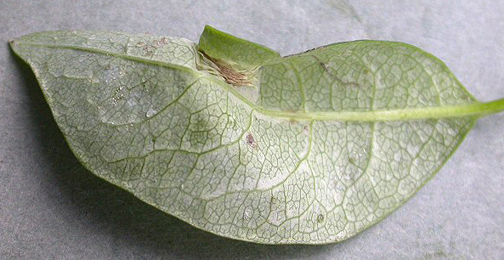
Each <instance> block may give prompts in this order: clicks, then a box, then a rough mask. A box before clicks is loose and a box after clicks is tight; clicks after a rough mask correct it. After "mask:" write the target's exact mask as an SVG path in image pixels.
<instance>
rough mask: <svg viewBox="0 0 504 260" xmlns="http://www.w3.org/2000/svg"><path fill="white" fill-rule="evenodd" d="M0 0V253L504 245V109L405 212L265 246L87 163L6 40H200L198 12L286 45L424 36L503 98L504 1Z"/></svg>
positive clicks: (487, 255)
mask: <svg viewBox="0 0 504 260" xmlns="http://www.w3.org/2000/svg"><path fill="white" fill-rule="evenodd" d="M362 2H363V1H354V2H341V1H320V2H317V3H310V2H309V1H275V2H269V1H242V2H237V1H219V0H215V1H204V2H203V1H194V0H193V1H187V2H182V1H181V2H168V1H161V0H158V1H124V2H122V3H119V2H109V1H79V2H75V3H74V2H70V1H51V2H43V1H11V0H8V1H2V2H0V42H2V43H3V44H2V45H0V46H1V47H0V240H1V243H0V259H4V258H5V259H8V258H24V259H26V258H37V259H46V258H47V259H48V258H60V259H83V258H84V259H110V258H125V259H128V258H129V259H142V258H146V259H151V258H194V259H200V258H203V257H209V258H236V257H238V258H288V259H290V258H303V259H304V258H308V257H309V258H314V259H331V258H337V259H340V258H343V259H405V258H406V259H422V258H425V259H438V258H439V259H444V258H446V259H457V258H462V259H466V258H469V259H471V258H472V259H502V258H504V200H503V199H502V198H504V188H503V187H504V174H502V172H503V170H504V151H503V150H502V149H501V148H502V147H503V146H504V136H503V133H502V128H504V115H502V114H501V115H494V116H491V117H487V118H484V119H482V120H480V121H479V122H478V124H477V126H476V127H475V128H474V129H473V131H472V132H471V133H470V134H469V136H468V137H467V139H466V141H465V142H464V143H463V144H462V145H461V147H460V149H459V150H458V151H457V152H456V153H455V155H454V156H453V157H452V159H451V160H450V161H449V162H448V163H447V164H446V165H445V167H444V168H443V169H442V170H441V171H440V172H439V173H438V175H437V176H436V177H435V178H434V179H433V180H432V181H431V182H430V183H428V184H427V185H426V186H425V187H424V188H423V189H422V190H420V192H419V193H418V194H417V195H416V196H415V197H414V198H413V199H412V200H411V201H409V202H408V203H407V204H406V205H404V206H403V207H402V208H400V209H399V210H398V211H397V212H395V213H394V214H392V215H391V216H390V217H388V218H387V219H385V220H384V221H383V222H381V223H379V224H377V225H376V226H374V227H372V228H370V229H368V230H367V231H365V232H363V233H361V234H360V235H358V236H356V237H354V238H352V239H350V240H348V241H346V242H343V243H340V244H336V245H326V246H263V245H256V244H250V243H244V242H237V241H233V240H229V239H225V238H220V237H217V236H215V235H211V234H208V233H206V232H203V231H200V230H197V229H195V228H193V227H191V226H189V225H187V224H185V223H183V222H181V221H179V220H177V219H175V218H173V217H170V216H168V215H166V214H164V213H162V212H159V211H158V210H156V209H154V208H152V207H150V206H147V205H145V204H143V203H142V202H140V201H138V200H137V199H135V198H134V197H132V196H131V195H129V194H128V193H127V192H124V191H122V190H120V189H118V188H116V187H114V186H112V185H110V184H108V183H106V182H104V181H102V180H100V179H98V178H96V177H94V176H93V175H92V174H90V173H89V172H87V171H86V170H84V168H83V167H82V166H81V165H79V163H78V162H77V160H76V159H75V157H74V156H73V155H72V153H71V152H70V150H69V149H68V147H67V145H66V143H65V141H64V140H63V137H62V135H61V133H60V132H59V130H58V128H57V126H56V124H55V122H54V120H53V119H52V117H51V114H50V111H49V108H48V106H47V105H46V103H45V101H44V99H43V97H42V93H41V91H40V90H39V88H38V85H37V83H36V81H35V79H34V76H33V74H32V73H31V72H30V70H29V69H28V68H27V66H26V65H24V64H23V63H22V62H20V60H19V59H17V58H14V57H13V55H12V53H11V52H10V50H9V48H8V46H7V40H9V39H11V38H15V37H18V36H21V35H24V34H27V33H30V32H34V31H41V30H56V29H102V30H114V31H127V32H151V33H153V34H158V35H170V36H179V37H186V38H189V39H191V40H194V41H197V39H198V36H199V34H200V32H201V30H202V29H203V26H204V24H211V25H213V26H215V27H216V28H219V29H222V30H224V31H227V32H230V33H232V34H235V35H238V36H241V37H244V38H246V39H249V40H252V41H256V42H260V43H263V44H265V45H267V46H269V47H272V48H273V49H276V50H278V51H280V52H281V53H282V54H290V53H295V52H300V51H304V50H307V49H309V48H313V47H317V46H320V45H324V44H328V43H332V42H338V41H348V40H354V39H363V38H369V39H386V40H395V41H403V42H407V43H411V44H414V45H417V46H419V47H421V48H423V49H425V50H427V51H429V52H431V53H433V54H435V55H436V56H438V57H439V58H441V59H442V60H444V61H445V62H446V63H447V65H448V66H449V67H450V68H451V69H452V70H453V72H454V73H455V74H456V75H457V77H458V78H459V79H460V80H461V82H462V83H463V84H464V85H466V87H467V89H468V90H469V91H470V92H471V93H473V94H474V95H475V96H476V97H477V98H479V99H481V100H484V101H487V100H491V99H495V98H499V97H504V84H503V83H504V48H503V47H502V45H503V43H504V34H502V32H503V31H504V19H503V18H502V17H501V13H503V12H504V3H499V2H497V1H491V0H488V1H478V2H472V1H437V2H434V1H415V2H414V3H413V1H411V3H406V1H405V2H403V3H402V4H397V3H395V1H381V2H380V3H377V2H374V3H362Z"/></svg>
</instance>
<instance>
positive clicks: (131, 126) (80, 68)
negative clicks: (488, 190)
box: [11, 27, 477, 244]
mask: <svg viewBox="0 0 504 260" xmlns="http://www.w3.org/2000/svg"><path fill="white" fill-rule="evenodd" d="M11 46H12V48H13V50H14V51H15V53H16V54H17V55H19V56H20V57H21V58H22V59H23V60H24V61H26V62H27V63H28V64H29V65H30V66H31V68H32V69H33V71H34V73H35V75H36V77H37V79H38V81H39V83H40V87H41V88H42V90H43V93H44V95H45V97H46V99H47V102H48V103H49V105H50V107H51V110H52V113H53V115H54V118H55V120H56V122H57V124H58V125H59V127H60V129H61V131H62V132H63V134H64V136H65V138H66V139H67V141H68V143H69V145H70V147H71V149H72V151H73V152H74V153H75V155H76V156H77V158H78V159H79V160H80V161H81V162H82V163H83V164H84V165H85V166H86V167H87V168H88V169H89V170H90V171H91V172H92V173H94V174H96V175H97V176H99V177H101V178H103V179H105V180H107V181H109V182H111V183H113V184H115V185H117V186H119V187H122V188H124V189H126V190H127V191H129V192H131V193H133V194H134V195H135V196H137V197H138V198H140V199H141V200H143V201H145V202H146V203H148V204H151V205H153V206H155V207H156V208H158V209H160V210H162V211H164V212H167V213H169V214H171V215H173V216H175V217H177V218H180V219H182V220H184V221H186V222H187V223H189V224H191V225H193V226H196V227H198V228H200V229H203V230H206V231H209V232H212V233H215V234H218V235H221V236H225V237H230V238H234V239H239V240H245V241H251V242H257V243H266V244H290V243H295V244H322V243H332V242H338V241H342V240H345V239H347V238H349V237H351V236H354V235H355V234H357V233H359V232H360V231H362V230H364V229H366V228H367V227H369V226H371V225H372V224H374V223H376V222H378V221H379V220H381V219H383V218H384V217H386V216H387V215H388V214H390V213H391V212H393V211H394V210H395V209H397V208H398V207H399V206H400V205H402V204H403V203H405V201H407V200H408V199H409V198H410V197H411V196H412V195H413V194H414V193H415V192H416V191H417V190H418V189H419V188H420V187H422V186H423V185H424V184H425V183H426V182H427V181H428V180H429V179H430V178H431V177H432V176H433V175H434V174H435V173H436V172H437V171H438V170H439V169H440V168H441V166H442V165H443V164H444V162H445V161H446V160H447V159H448V158H449V157H450V155H451V154H452V153H453V152H454V151H455V150H456V148H457V146H458V145H459V144H460V143H461V142H462V140H463V138H464V137H465V135H466V134H467V133H468V131H469V130H470V129H471V127H472V125H473V124H474V122H475V121H476V117H475V116H470V115H468V116H460V117H446V118H445V117H443V116H442V115H441V116H439V115H438V116H435V117H432V118H429V117H428V116H422V117H415V114H414V113H413V112H412V113H410V114H408V115H409V116H405V117H404V119H403V120H397V119H390V120H388V118H387V117H386V115H385V117H384V118H380V119H376V120H375V119H374V117H373V116H367V117H366V116H365V115H373V114H369V113H373V112H374V111H382V112H383V113H385V114H386V113H387V111H421V110H422V109H424V108H426V109H427V108H432V109H434V110H435V109H437V108H443V107H459V106H465V105H471V104H475V103H477V101H476V100H475V99H474V98H473V97H472V96H471V95H470V94H468V92H467V91H466V90H465V89H464V87H463V86H462V85H461V84H460V83H459V82H458V81H457V80H456V79H455V77H454V76H453V75H452V73H451V72H450V71H449V70H448V68H447V67H446V66H445V65H444V64H443V63H442V62H441V61H439V60H438V59H436V58H434V57H433V56H431V55H430V54H428V53H426V52H424V51H422V50H420V49H418V48H416V47H413V46H411V45H407V44H402V43H395V42H381V41H356V42H347V43H340V44H333V45H329V46H325V47H321V48H317V49H314V50H311V51H308V52H305V53H301V54H297V55H292V56H287V57H280V56H279V55H278V54H277V53H275V52H273V51H272V50H270V49H267V48H265V47H262V46H260V45H256V44H253V43H250V42H246V41H244V40H241V39H238V38H235V37H232V36H229V35H226V34H223V33H221V32H219V31H217V30H215V29H213V28H210V27H207V28H206V30H205V32H204V34H203V36H202V40H201V41H200V44H199V45H198V44H195V43H193V42H190V41H188V40H185V39H182V38H172V37H157V36H152V35H131V34H124V33H107V32H92V31H77V32H75V31H74V32H65V31H55V32H43V33H35V34H30V35H27V36H23V37H21V38H19V39H16V40H14V41H12V42H11ZM226 77H227V78H226ZM240 84H241V85H240ZM354 112H355V113H354ZM382 112H380V113H382ZM345 113H346V114H349V116H348V117H343V118H344V120H342V119H341V118H342V117H341V115H346V114H345ZM317 115H326V117H318V116H317ZM345 118H346V119H345Z"/></svg>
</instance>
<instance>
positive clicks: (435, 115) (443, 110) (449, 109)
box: [11, 41, 504, 122]
mask: <svg viewBox="0 0 504 260" xmlns="http://www.w3.org/2000/svg"><path fill="white" fill-rule="evenodd" d="M11 44H12V45H13V46H14V45H27V46H35V47H44V48H55V49H58V48H60V49H71V50H78V51H85V52H90V53H97V54H102V55H106V56H114V57H118V58H122V59H126V60H131V61H136V62H140V63H144V64H149V65H157V66H160V67H167V68H171V69H177V70H181V71H184V72H187V73H192V74H195V76H198V77H201V76H206V78H207V79H209V80H211V81H213V82H215V83H217V84H218V85H220V86H223V87H224V88H225V89H226V90H227V91H229V92H231V93H232V94H233V95H234V96H235V97H236V98H238V99H239V100H241V101H242V102H243V103H245V104H247V105H248V106H250V107H251V108H252V109H254V110H255V111H257V112H258V113H261V114H263V115H265V116H270V117H277V118H284V119H289V120H302V121H304V120H309V121H311V120H317V121H353V122H383V121H409V120H426V119H441V118H454V117H481V116H485V115H489V114H493V113H497V112H500V111H503V110H504V98H502V99H498V100H495V101H491V102H486V103H484V102H478V101H474V103H470V104H465V105H455V106H436V107H423V108H406V109H392V110H374V111H330V112H322V111H321V112H288V111H278V110H271V109H267V108H264V107H262V106H259V105H257V104H254V103H253V102H251V101H250V100H248V99H246V98H245V97H243V96H242V95H241V94H240V93H239V92H238V91H237V90H236V89H235V88H234V87H233V86H230V85H229V84H227V83H225V82H224V81H222V80H220V79H219V78H218V77H216V76H213V75H210V74H208V73H204V72H201V71H197V70H193V69H190V68H188V67H185V66H182V65H177V64H173V63H169V62H162V61H156V60H151V59H146V58H142V57H138V56H132V55H126V54H121V53H117V52H111V51H105V50H101V49H97V48H89V47H81V46H75V45H56V44H41V43H23V42H17V41H12V42H11ZM195 51H196V49H195Z"/></svg>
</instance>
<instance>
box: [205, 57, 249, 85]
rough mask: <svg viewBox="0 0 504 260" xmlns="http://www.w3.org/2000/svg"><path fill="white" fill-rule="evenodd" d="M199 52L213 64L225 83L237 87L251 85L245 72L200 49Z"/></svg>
mask: <svg viewBox="0 0 504 260" xmlns="http://www.w3.org/2000/svg"><path fill="white" fill-rule="evenodd" d="M201 53H202V54H203V56H205V58H207V59H208V60H210V61H211V62H212V63H213V64H215V69H216V70H217V72H219V74H220V75H221V76H222V77H223V78H224V81H226V83H228V84H231V85H233V86H237V87H238V86H251V85H252V80H250V77H249V75H248V74H247V73H245V72H242V71H237V70H235V69H234V68H233V67H232V66H231V65H230V64H227V63H226V62H224V61H222V60H219V59H214V58H212V57H210V56H208V55H207V54H206V53H205V52H203V51H201Z"/></svg>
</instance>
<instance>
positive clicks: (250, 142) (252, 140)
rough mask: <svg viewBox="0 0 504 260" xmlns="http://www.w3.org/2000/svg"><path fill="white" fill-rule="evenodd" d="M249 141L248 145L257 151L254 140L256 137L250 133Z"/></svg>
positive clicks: (247, 137)
mask: <svg viewBox="0 0 504 260" xmlns="http://www.w3.org/2000/svg"><path fill="white" fill-rule="evenodd" d="M246 139H247V144H248V145H250V146H251V147H252V148H254V149H256V148H257V143H256V141H255V140H254V137H253V136H252V133H248V134H247V136H246Z"/></svg>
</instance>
